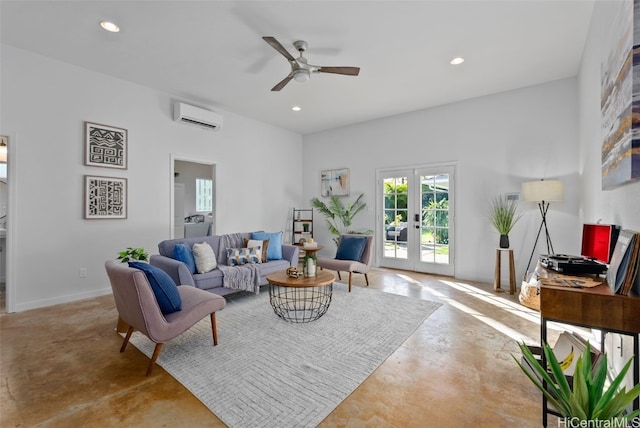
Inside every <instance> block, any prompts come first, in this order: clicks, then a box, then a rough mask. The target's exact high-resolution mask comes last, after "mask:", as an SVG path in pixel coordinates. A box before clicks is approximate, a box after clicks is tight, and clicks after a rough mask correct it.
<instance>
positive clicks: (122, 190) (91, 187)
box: [84, 175, 127, 220]
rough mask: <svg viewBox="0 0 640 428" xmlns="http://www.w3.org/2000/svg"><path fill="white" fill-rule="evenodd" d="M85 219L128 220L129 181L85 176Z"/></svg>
mask: <svg viewBox="0 0 640 428" xmlns="http://www.w3.org/2000/svg"><path fill="white" fill-rule="evenodd" d="M84 218H85V219H87V220H92V219H125V218H127V179H126V178H116V177H98V176H95V175H85V176H84Z"/></svg>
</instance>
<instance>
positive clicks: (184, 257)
mask: <svg viewBox="0 0 640 428" xmlns="http://www.w3.org/2000/svg"><path fill="white" fill-rule="evenodd" d="M173 258H174V259H176V260H178V261H181V262H182V263H184V264H186V265H187V267H188V268H189V271H191V273H196V259H195V258H193V253H192V252H191V247H189V244H176V246H175V247H173Z"/></svg>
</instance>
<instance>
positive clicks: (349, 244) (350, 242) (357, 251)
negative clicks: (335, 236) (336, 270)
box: [336, 236, 367, 260]
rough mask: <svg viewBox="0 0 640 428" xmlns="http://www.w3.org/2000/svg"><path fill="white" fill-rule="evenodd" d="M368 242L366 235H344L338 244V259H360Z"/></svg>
mask: <svg viewBox="0 0 640 428" xmlns="http://www.w3.org/2000/svg"><path fill="white" fill-rule="evenodd" d="M366 243H367V237H366V236H343V237H342V239H341V240H340V245H339V246H338V251H337V253H336V259H338V260H360V258H361V257H362V253H363V252H364V246H365V245H366Z"/></svg>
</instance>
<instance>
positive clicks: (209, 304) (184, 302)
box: [105, 260, 226, 376]
mask: <svg viewBox="0 0 640 428" xmlns="http://www.w3.org/2000/svg"><path fill="white" fill-rule="evenodd" d="M105 268H106V270H107V275H108V276H109V281H110V282H111V288H112V290H113V297H114V299H115V302H116V308H117V309H118V315H119V316H120V320H119V324H120V323H121V322H124V323H126V324H127V325H128V330H127V334H126V336H125V338H124V342H123V343H122V347H121V348H120V352H124V350H125V348H126V347H127V344H128V343H129V339H130V338H131V334H132V333H133V332H134V330H138V331H140V332H141V333H143V334H144V335H146V336H147V337H148V338H149V339H151V340H152V341H153V342H155V343H156V346H155V349H154V351H153V356H152V357H151V361H150V362H149V366H148V367H147V376H149V375H150V374H151V371H152V369H153V366H154V365H155V362H156V359H157V358H158V355H159V354H160V350H161V349H162V345H163V344H164V343H165V342H168V341H169V340H171V339H173V338H175V337H177V336H179V335H180V334H182V333H184V332H185V331H187V330H188V329H190V328H191V327H192V326H193V325H194V324H196V323H197V322H198V321H200V320H201V319H202V318H204V317H206V316H207V315H209V317H210V318H211V331H212V333H213V345H214V346H215V345H217V344H218V334H217V327H216V312H217V311H219V310H221V309H222V308H224V307H225V305H226V300H225V299H224V297H222V296H218V295H216V294H213V293H209V292H207V291H204V290H200V289H198V288H195V287H192V286H188V285H183V286H178V287H177V288H178V292H179V294H180V299H181V309H180V310H178V311H175V312H172V313H169V314H163V313H162V311H161V309H160V305H159V304H158V301H157V299H156V296H155V294H154V291H153V289H152V287H151V284H150V283H149V280H148V279H147V276H146V275H145V273H144V272H143V271H142V270H139V269H135V268H131V267H129V266H128V265H127V264H123V263H119V262H118V261H115V260H109V261H107V262H106V263H105Z"/></svg>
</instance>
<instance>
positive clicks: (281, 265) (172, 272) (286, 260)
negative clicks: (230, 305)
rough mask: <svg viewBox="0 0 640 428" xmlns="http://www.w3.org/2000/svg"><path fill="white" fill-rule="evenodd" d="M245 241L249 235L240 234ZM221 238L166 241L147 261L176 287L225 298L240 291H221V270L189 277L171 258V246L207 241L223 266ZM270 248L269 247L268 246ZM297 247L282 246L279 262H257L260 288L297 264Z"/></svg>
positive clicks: (223, 255)
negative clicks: (268, 276) (268, 279)
mask: <svg viewBox="0 0 640 428" xmlns="http://www.w3.org/2000/svg"><path fill="white" fill-rule="evenodd" d="M242 235H243V237H244V238H246V239H251V233H243V234H242ZM220 239H221V237H220V236H219V235H213V236H201V237H197V238H182V239H169V240H166V241H162V242H160V243H159V244H158V252H159V253H160V254H158V255H155V254H154V255H152V256H151V258H150V260H149V262H150V263H151V264H152V265H154V266H157V267H159V268H160V269H162V270H163V271H165V272H166V273H168V274H169V276H170V277H171V278H173V280H174V281H175V282H176V284H179V285H191V286H194V287H197V288H200V289H202V290H207V291H210V292H212V293H215V294H218V295H220V296H224V295H226V294H230V293H237V292H238V291H239V290H236V289H231V288H224V287H223V286H222V272H221V271H220V269H214V270H212V271H211V272H207V273H203V274H198V273H195V274H192V273H191V271H190V270H189V268H188V267H187V265H186V264H184V263H183V262H181V261H178V260H175V259H174V258H173V247H175V246H176V244H180V243H186V244H188V245H189V246H190V247H193V244H199V243H202V242H207V243H208V244H209V245H211V248H212V249H213V252H214V253H215V255H216V260H217V261H218V264H226V260H227V255H226V253H225V254H220V248H219V247H220ZM269 245H271V244H269ZM299 252H300V250H299V248H298V247H296V246H294V245H286V244H283V245H282V260H269V261H267V262H263V263H260V264H259V265H258V269H259V272H260V285H266V284H267V278H266V277H267V275H269V274H271V273H274V272H278V271H282V270H286V269H288V268H289V267H291V266H297V265H298V256H299Z"/></svg>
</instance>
